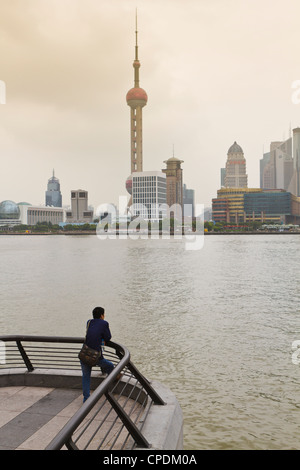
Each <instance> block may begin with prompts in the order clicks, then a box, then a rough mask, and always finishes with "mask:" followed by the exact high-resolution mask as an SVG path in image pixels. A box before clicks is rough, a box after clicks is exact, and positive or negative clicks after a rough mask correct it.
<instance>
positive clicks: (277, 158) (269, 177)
mask: <svg viewBox="0 0 300 470" xmlns="http://www.w3.org/2000/svg"><path fill="white" fill-rule="evenodd" d="M292 176H293V158H292V138H291V137H290V138H288V139H287V140H285V141H282V142H271V144H270V151H269V152H267V153H265V154H264V155H263V158H262V159H261V160H260V187H261V188H262V189H285V190H289V189H290V183H291V180H292Z"/></svg>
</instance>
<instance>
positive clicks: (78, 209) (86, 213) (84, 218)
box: [66, 189, 93, 223]
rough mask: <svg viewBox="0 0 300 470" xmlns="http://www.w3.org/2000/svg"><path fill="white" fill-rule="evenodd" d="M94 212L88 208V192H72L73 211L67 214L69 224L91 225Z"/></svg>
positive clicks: (80, 190)
mask: <svg viewBox="0 0 300 470" xmlns="http://www.w3.org/2000/svg"><path fill="white" fill-rule="evenodd" d="M92 221H93V210H91V209H89V208H88V192H87V191H83V190H82V189H77V190H73V191H71V211H67V212H66V222H67V223H90V222H92Z"/></svg>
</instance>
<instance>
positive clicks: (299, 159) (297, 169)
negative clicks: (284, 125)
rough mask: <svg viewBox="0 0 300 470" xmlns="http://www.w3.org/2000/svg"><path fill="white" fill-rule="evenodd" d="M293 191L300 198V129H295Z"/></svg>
mask: <svg viewBox="0 0 300 470" xmlns="http://www.w3.org/2000/svg"><path fill="white" fill-rule="evenodd" d="M291 191H292V193H293V194H295V196H300V127H296V129H293V176H292V181H291Z"/></svg>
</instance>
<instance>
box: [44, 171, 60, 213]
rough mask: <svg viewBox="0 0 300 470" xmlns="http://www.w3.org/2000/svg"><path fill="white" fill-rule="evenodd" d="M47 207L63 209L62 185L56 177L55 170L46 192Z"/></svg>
mask: <svg viewBox="0 0 300 470" xmlns="http://www.w3.org/2000/svg"><path fill="white" fill-rule="evenodd" d="M46 206H53V207H62V196H61V192H60V183H59V180H58V179H57V178H55V176H54V170H53V175H52V177H51V178H50V179H49V180H48V185H47V191H46Z"/></svg>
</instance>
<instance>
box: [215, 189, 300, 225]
mask: <svg viewBox="0 0 300 470" xmlns="http://www.w3.org/2000/svg"><path fill="white" fill-rule="evenodd" d="M212 211H213V220H214V221H215V222H225V223H227V224H235V225H240V224H243V223H245V222H254V221H257V222H262V223H263V222H265V223H271V224H272V223H273V224H281V223H293V224H297V223H299V221H300V198H299V197H296V196H294V195H292V194H291V193H290V192H288V191H285V190H281V189H273V190H262V189H261V188H257V189H256V188H253V189H252V188H245V189H244V190H234V189H231V190H229V189H224V188H223V189H221V190H219V191H218V197H217V198H215V199H213V200H212Z"/></svg>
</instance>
